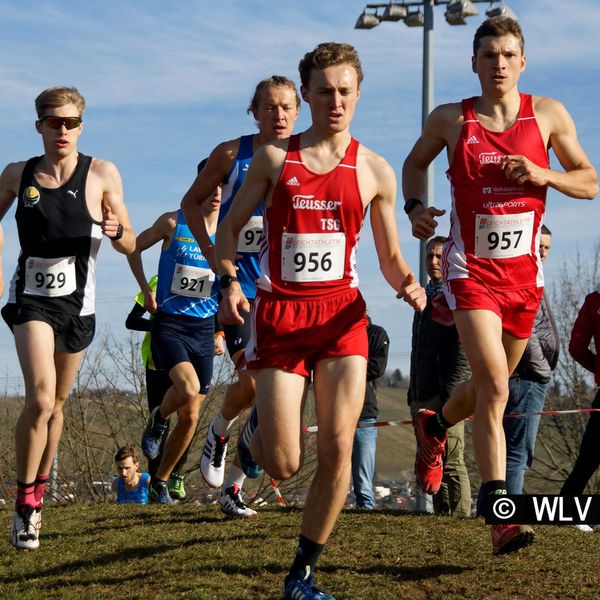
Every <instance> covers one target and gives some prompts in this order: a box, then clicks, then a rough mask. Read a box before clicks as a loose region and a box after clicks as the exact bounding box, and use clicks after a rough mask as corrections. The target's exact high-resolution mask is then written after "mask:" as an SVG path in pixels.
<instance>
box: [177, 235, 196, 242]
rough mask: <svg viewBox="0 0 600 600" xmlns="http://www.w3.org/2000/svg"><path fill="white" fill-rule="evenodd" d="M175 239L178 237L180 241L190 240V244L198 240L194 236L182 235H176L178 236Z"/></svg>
mask: <svg viewBox="0 0 600 600" xmlns="http://www.w3.org/2000/svg"><path fill="white" fill-rule="evenodd" d="M175 239H176V240H177V241H178V242H188V243H190V244H191V243H193V242H195V241H196V240H195V239H194V238H189V237H183V236H182V235H176V236H175Z"/></svg>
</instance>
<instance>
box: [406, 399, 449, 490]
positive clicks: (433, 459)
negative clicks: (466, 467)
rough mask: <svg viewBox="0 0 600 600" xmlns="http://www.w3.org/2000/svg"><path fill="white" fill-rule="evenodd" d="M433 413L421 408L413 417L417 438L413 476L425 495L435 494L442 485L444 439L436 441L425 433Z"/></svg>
mask: <svg viewBox="0 0 600 600" xmlns="http://www.w3.org/2000/svg"><path fill="white" fill-rule="evenodd" d="M434 414H435V411H433V410H428V409H426V408H422V409H420V410H418V411H417V412H416V413H415V416H414V417H413V427H414V430H415V437H416V438H417V459H416V461H415V475H416V476H417V481H418V482H419V485H420V486H421V488H422V489H423V491H424V492H425V493H427V494H435V493H436V492H437V491H438V490H439V489H440V486H441V485H442V475H443V474H444V463H443V460H442V459H443V456H444V453H445V452H446V439H447V437H448V436H447V435H444V437H443V439H441V440H438V439H437V438H436V437H435V436H434V435H431V434H429V433H427V431H426V429H425V422H426V421H427V419H428V418H429V417H430V416H431V415H434Z"/></svg>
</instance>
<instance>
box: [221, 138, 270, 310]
mask: <svg viewBox="0 0 600 600" xmlns="http://www.w3.org/2000/svg"><path fill="white" fill-rule="evenodd" d="M253 138H254V136H253V135H243V136H242V137H241V138H240V147H239V149H238V153H237V156H236V157H235V160H234V161H233V164H232V165H231V168H230V169H229V173H228V174H227V179H226V181H225V182H224V183H223V191H222V196H221V198H222V199H221V209H220V210H219V223H220V222H221V221H222V219H223V218H224V217H225V215H226V214H227V213H228V211H229V209H230V208H231V204H232V202H233V198H234V197H235V195H236V193H237V191H238V190H239V189H240V186H241V185H242V182H243V181H244V178H245V177H246V171H248V166H249V165H250V161H251V160H252V154H253V150H252V140H253ZM263 212H264V202H263V201H261V202H260V204H259V205H258V206H257V207H256V210H255V211H254V213H252V217H251V218H250V220H249V221H248V223H246V225H244V227H243V229H242V230H241V231H240V234H239V236H238V245H237V255H238V256H239V258H237V259H236V261H235V265H236V267H238V270H237V273H236V276H237V278H238V280H239V282H240V285H241V287H242V292H243V293H244V296H246V298H248V299H249V300H253V299H254V298H255V297H256V280H257V279H258V277H259V275H260V262H259V258H258V253H259V250H260V241H261V238H262V232H263Z"/></svg>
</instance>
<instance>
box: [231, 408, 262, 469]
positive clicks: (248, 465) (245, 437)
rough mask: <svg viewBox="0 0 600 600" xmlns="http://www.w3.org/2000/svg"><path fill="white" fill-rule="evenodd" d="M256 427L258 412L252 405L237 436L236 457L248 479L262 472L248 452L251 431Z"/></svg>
mask: <svg viewBox="0 0 600 600" xmlns="http://www.w3.org/2000/svg"><path fill="white" fill-rule="evenodd" d="M257 427H258V413H257V411H256V405H255V406H253V407H252V411H251V412H250V416H249V417H248V421H247V423H246V425H245V427H244V430H243V431H242V433H241V435H240V437H239V438H238V445H237V451H238V457H239V459H240V466H241V468H242V471H244V474H245V475H246V477H250V479H256V478H257V477H259V476H260V475H262V474H263V469H262V467H261V466H260V465H259V464H258V463H257V462H256V461H255V460H254V459H253V458H252V454H250V440H251V439H252V435H253V433H254V432H255V431H256V428H257Z"/></svg>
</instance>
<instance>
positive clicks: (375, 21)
mask: <svg viewBox="0 0 600 600" xmlns="http://www.w3.org/2000/svg"><path fill="white" fill-rule="evenodd" d="M379 21H381V19H380V18H379V16H378V15H377V13H376V12H375V13H368V12H367V10H366V9H365V10H364V11H363V13H362V15H360V17H358V19H357V20H356V25H354V29H373V27H377V25H379Z"/></svg>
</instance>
